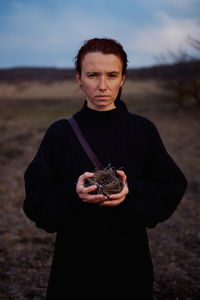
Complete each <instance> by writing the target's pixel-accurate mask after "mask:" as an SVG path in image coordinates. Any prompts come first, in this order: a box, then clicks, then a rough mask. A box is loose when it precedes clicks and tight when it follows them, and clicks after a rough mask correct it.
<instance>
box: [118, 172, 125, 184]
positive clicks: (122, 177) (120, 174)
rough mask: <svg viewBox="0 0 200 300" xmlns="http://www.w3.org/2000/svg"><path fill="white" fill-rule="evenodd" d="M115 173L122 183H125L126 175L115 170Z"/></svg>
mask: <svg viewBox="0 0 200 300" xmlns="http://www.w3.org/2000/svg"><path fill="white" fill-rule="evenodd" d="M116 173H117V174H118V175H119V176H120V177H121V179H122V181H123V183H124V182H126V179H127V176H126V174H125V173H124V171H121V170H117V171H116Z"/></svg>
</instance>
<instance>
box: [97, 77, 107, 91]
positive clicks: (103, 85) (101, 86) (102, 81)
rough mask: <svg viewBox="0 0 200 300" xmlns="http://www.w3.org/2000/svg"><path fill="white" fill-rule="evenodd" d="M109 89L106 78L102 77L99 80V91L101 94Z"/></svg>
mask: <svg viewBox="0 0 200 300" xmlns="http://www.w3.org/2000/svg"><path fill="white" fill-rule="evenodd" d="M106 89H107V87H106V80H105V78H104V77H103V76H102V77H100V79H99V90H100V91H101V92H103V91H106Z"/></svg>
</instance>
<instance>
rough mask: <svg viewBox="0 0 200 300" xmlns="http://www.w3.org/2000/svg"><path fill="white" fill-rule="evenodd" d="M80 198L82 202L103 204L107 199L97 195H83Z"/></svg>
mask: <svg viewBox="0 0 200 300" xmlns="http://www.w3.org/2000/svg"><path fill="white" fill-rule="evenodd" d="M80 196H82V197H81V198H82V201H84V202H93V203H99V202H103V201H105V200H106V199H107V197H105V196H104V195H102V194H98V195H90V194H83V195H80Z"/></svg>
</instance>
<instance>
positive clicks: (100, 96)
mask: <svg viewBox="0 0 200 300" xmlns="http://www.w3.org/2000/svg"><path fill="white" fill-rule="evenodd" d="M109 97H110V96H108V95H97V96H96V98H109Z"/></svg>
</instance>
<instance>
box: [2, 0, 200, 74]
mask: <svg viewBox="0 0 200 300" xmlns="http://www.w3.org/2000/svg"><path fill="white" fill-rule="evenodd" d="M94 37H100V38H101V37H107V38H113V39H115V40H117V41H119V42H120V43H121V44H122V46H123V47H124V50H125V51H126V53H127V55H128V61H129V62H128V67H131V68H132V67H135V68H138V67H146V66H147V67H148V66H152V65H155V64H157V63H158V61H159V60H160V59H161V57H163V56H166V55H168V54H169V53H170V52H173V53H179V52H180V51H186V52H188V53H193V51H194V49H193V48H192V47H191V45H190V44H189V43H188V37H194V38H198V39H199V38H200V0H135V1H134V0H82V1H81V0H0V68H11V67H58V68H68V67H69V68H71V67H72V68H73V67H74V58H75V56H76V55H77V52H78V50H79V48H80V47H81V46H82V44H83V43H84V41H85V40H87V39H90V38H94Z"/></svg>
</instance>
